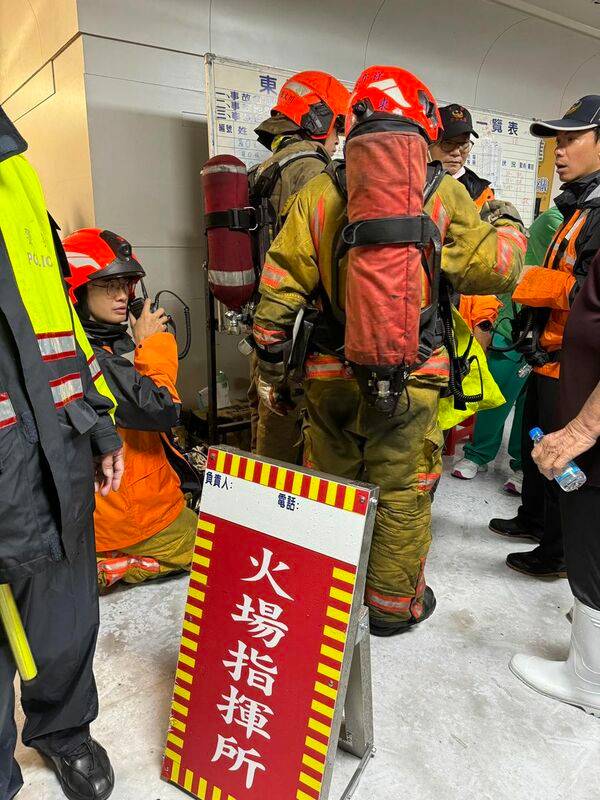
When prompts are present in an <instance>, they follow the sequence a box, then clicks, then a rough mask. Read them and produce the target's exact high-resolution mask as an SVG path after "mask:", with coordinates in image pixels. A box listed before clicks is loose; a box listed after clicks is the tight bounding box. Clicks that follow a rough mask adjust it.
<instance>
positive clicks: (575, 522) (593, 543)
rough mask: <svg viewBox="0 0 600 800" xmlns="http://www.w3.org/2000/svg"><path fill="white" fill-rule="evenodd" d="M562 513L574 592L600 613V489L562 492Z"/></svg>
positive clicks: (566, 552) (568, 568) (587, 487)
mask: <svg viewBox="0 0 600 800" xmlns="http://www.w3.org/2000/svg"><path fill="white" fill-rule="evenodd" d="M560 512H561V516H562V524H563V530H564V532H565V556H566V559H567V575H568V576H569V583H570V584H571V591H572V592H573V594H574V595H575V597H576V598H577V599H578V600H580V601H581V602H582V603H584V604H585V605H586V606H590V607H591V608H595V609H596V611H600V531H599V528H598V519H599V518H600V488H598V487H597V486H582V488H581V489H579V490H578V491H576V492H562V491H561V496H560Z"/></svg>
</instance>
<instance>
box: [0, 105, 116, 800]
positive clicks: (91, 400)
mask: <svg viewBox="0 0 600 800" xmlns="http://www.w3.org/2000/svg"><path fill="white" fill-rule="evenodd" d="M26 148H27V144H26V142H25V141H24V140H23V139H22V137H21V136H20V135H19V133H18V132H17V130H16V129H15V128H14V126H13V125H12V123H11V122H10V120H9V119H8V117H7V116H6V114H5V113H4V112H3V111H2V109H1V108H0V519H1V520H2V522H1V526H2V532H1V535H0V582H5V583H10V584H11V587H12V590H13V593H14V595H15V599H16V602H17V606H18V608H19V611H20V614H21V617H22V619H23V622H24V625H25V630H26V633H27V636H28V639H29V642H30V645H31V649H32V652H33V656H34V658H35V660H36V662H37V667H38V675H37V678H35V680H34V681H32V682H31V683H29V684H26V685H23V686H22V687H21V704H22V706H23V710H24V712H25V726H24V728H23V741H24V743H25V744H26V745H27V746H29V747H33V748H35V749H36V750H37V751H38V752H39V753H41V754H42V755H43V756H44V757H45V758H46V760H47V761H48V762H49V764H50V765H52V766H53V768H54V769H55V771H56V773H57V776H58V779H59V781H60V784H61V786H62V789H63V791H64V793H65V795H66V796H67V797H68V798H70V800H106V798H107V797H109V795H110V794H111V792H112V789H113V785H114V775H113V770H112V767H111V765H110V761H109V759H108V756H107V754H106V751H105V750H104V748H103V747H102V746H101V745H100V744H98V742H96V741H95V740H94V739H92V738H91V735H90V723H91V722H93V720H94V719H95V718H96V716H97V713H98V695H97V692H96V685H95V682H94V675H93V671H92V666H93V659H94V650H95V646H96V637H97V634H98V624H99V619H98V591H97V586H96V557H95V551H94V529H93V518H92V515H93V510H94V473H95V480H96V487H97V488H98V489H99V490H100V493H101V494H102V495H106V494H108V492H110V491H111V489H112V490H116V489H118V487H119V484H120V480H121V474H122V471H123V459H122V452H121V442H120V439H119V437H118V435H117V433H116V430H115V428H114V426H113V423H112V420H111V417H110V410H111V408H112V406H113V403H112V400H111V399H110V398H111V395H110V391H109V390H108V388H107V386H106V383H105V381H104V379H103V377H102V374H101V373H100V370H99V369H97V364H96V362H95V359H94V356H93V353H92V350H91V347H90V345H89V344H88V342H87V340H86V338H85V335H84V333H83V331H82V329H81V326H80V324H79V321H78V320H77V318H76V317H75V316H74V314H73V311H72V308H71V307H70V305H69V304H68V302H67V297H66V294H65V289H64V285H63V282H62V277H61V272H60V269H59V261H60V260H61V259H62V258H64V253H63V251H62V249H61V245H60V240H59V239H58V237H57V235H56V229H55V228H51V225H50V224H49V219H48V215H47V212H46V208H45V203H44V197H43V194H42V190H41V187H40V184H39V180H38V178H37V175H36V174H35V172H34V171H33V169H32V168H31V166H30V165H29V164H28V162H27V161H26V160H25V158H24V156H23V155H22V153H23V152H24V151H25V150H26ZM91 370H93V372H94V374H95V376H96V380H95V381H94V380H93V378H92V372H91ZM14 675H15V665H14V662H13V660H12V656H11V652H10V650H9V647H8V644H7V642H6V639H5V638H4V637H3V634H2V632H1V631H0V800H11V799H12V798H13V797H15V795H16V794H17V793H18V792H19V790H20V788H21V786H22V785H23V779H22V776H21V771H20V769H19V766H18V764H17V763H16V761H15V759H14V749H15V743H16V727H15V721H14V691H13V682H14Z"/></svg>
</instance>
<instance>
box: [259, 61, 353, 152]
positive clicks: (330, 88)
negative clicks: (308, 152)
mask: <svg viewBox="0 0 600 800" xmlns="http://www.w3.org/2000/svg"><path fill="white" fill-rule="evenodd" d="M349 99H350V92H349V91H348V89H346V87H345V86H344V85H343V84H342V83H340V81H338V79H337V78H334V77H333V75H328V74H327V73H326V72H317V71H316V70H308V71H307V72H298V73H297V74H296V75H292V77H291V78H288V80H287V81H286V82H285V83H284V84H283V86H282V87H281V91H280V92H279V97H278V98H277V104H276V105H275V106H274V107H273V112H279V113H280V114H283V115H284V116H285V117H287V118H288V119H291V120H292V122H295V123H296V125H298V126H299V127H300V128H302V129H303V130H305V131H306V132H307V133H308V134H309V136H310V137H311V138H312V139H326V138H327V137H328V136H329V134H330V133H331V131H332V130H333V129H334V127H335V126H336V123H337V124H338V125H339V127H340V131H341V129H342V126H343V118H344V117H345V115H346V112H347V111H348V100H349Z"/></svg>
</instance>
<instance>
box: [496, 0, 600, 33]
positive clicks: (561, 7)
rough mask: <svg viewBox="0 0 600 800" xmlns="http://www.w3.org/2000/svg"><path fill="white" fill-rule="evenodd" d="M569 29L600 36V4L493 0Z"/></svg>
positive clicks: (573, 0) (581, 0) (562, 0)
mask: <svg viewBox="0 0 600 800" xmlns="http://www.w3.org/2000/svg"><path fill="white" fill-rule="evenodd" d="M492 2H495V3H499V4H500V5H505V6H510V7H511V8H516V9H518V10H520V11H525V12H526V13H529V14H534V15H535V16H539V17H542V18H543V19H545V20H547V21H548V22H556V23H558V24H559V25H565V26H566V27H568V28H573V29H574V30H578V31H581V32H582V33H588V34H590V35H592V36H600V3H599V4H596V3H594V2H593V0H492Z"/></svg>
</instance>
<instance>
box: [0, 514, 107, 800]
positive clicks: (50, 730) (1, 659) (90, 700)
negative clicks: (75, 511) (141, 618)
mask: <svg viewBox="0 0 600 800" xmlns="http://www.w3.org/2000/svg"><path fill="white" fill-rule="evenodd" d="M89 531H90V535H89V537H87V540H86V541H85V542H84V543H83V544H82V546H81V549H80V551H79V554H78V555H77V556H76V558H75V559H73V561H72V562H71V563H70V564H69V563H68V562H67V561H61V562H58V563H56V564H53V565H52V566H50V567H49V568H48V569H47V570H45V571H44V572H41V573H39V574H38V575H35V576H34V577H32V578H28V579H26V580H23V581H17V582H14V583H13V584H12V590H13V594H14V595H15V599H16V602H17V606H18V608H19V611H20V613H21V618H22V619H23V624H24V626H25V629H26V632H27V636H28V639H29V643H30V645H31V649H32V652H33V655H34V658H35V660H36V663H37V667H38V676H37V677H36V678H35V680H33V681H32V682H31V683H29V684H25V685H22V687H21V704H22V706H23V711H24V712H25V717H26V721H25V726H24V728H23V742H24V744H26V745H28V746H29V747H34V748H36V749H37V750H39V751H40V752H42V753H51V752H52V753H61V754H63V755H68V754H69V753H70V752H72V751H73V750H75V749H77V747H79V745H81V744H82V742H83V741H85V739H86V738H87V736H88V734H89V725H90V722H92V721H93V720H94V719H95V718H96V716H97V714H98V695H97V692H96V684H95V681H94V675H93V671H92V666H93V660H94V651H95V649H96V638H97V635H98V626H99V617H98V587H97V579H96V554H95V547H94V536H93V533H92V531H93V526H92V519H91V518H90V525H89ZM0 628H1V626H0ZM14 676H15V664H14V660H13V657H12V653H11V651H10V648H9V646H8V643H7V641H6V638H5V635H4V632H3V631H0V800H12V798H13V797H14V796H15V795H16V794H17V792H18V791H19V789H20V788H21V786H22V785H23V780H22V777H21V770H20V769H19V766H18V764H17V762H16V761H15V759H14V750H15V745H16V741H17V731H16V726H15V720H14V704H15V698H14V690H13V683H14Z"/></svg>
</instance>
